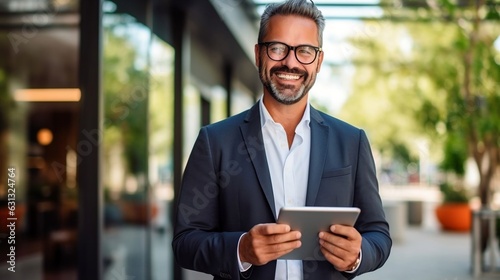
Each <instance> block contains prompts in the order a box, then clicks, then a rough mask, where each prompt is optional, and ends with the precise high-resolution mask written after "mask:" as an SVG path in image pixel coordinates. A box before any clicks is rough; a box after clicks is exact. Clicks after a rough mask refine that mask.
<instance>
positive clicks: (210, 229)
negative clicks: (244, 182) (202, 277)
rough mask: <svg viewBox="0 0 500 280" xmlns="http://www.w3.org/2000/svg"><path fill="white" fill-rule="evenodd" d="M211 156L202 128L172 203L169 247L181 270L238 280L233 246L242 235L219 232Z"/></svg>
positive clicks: (207, 139)
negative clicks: (174, 203)
mask: <svg viewBox="0 0 500 280" xmlns="http://www.w3.org/2000/svg"><path fill="white" fill-rule="evenodd" d="M213 174H216V173H215V168H214V156H213V154H212V151H211V146H210V140H209V137H208V132H207V129H206V128H202V129H201V130H200V133H199V135H198V138H197V140H196V142H195V144H194V147H193V150H192V152H191V155H190V157H189V160H188V163H187V165H186V168H185V171H184V175H183V180H182V186H181V190H180V192H179V195H178V198H177V200H176V208H175V212H176V213H175V223H174V224H175V225H174V238H173V241H172V248H173V252H174V257H175V259H176V261H177V262H178V264H179V265H180V266H182V267H184V268H187V269H192V270H197V271H201V272H204V273H208V274H212V275H214V276H216V278H218V279H219V278H222V279H239V277H240V272H239V267H238V262H237V256H236V252H237V250H236V249H237V244H238V240H239V238H240V236H241V235H242V234H243V232H221V231H220V221H219V218H218V217H220V213H219V212H218V211H219V207H218V192H219V191H220V187H219V184H218V182H217V179H216V176H213Z"/></svg>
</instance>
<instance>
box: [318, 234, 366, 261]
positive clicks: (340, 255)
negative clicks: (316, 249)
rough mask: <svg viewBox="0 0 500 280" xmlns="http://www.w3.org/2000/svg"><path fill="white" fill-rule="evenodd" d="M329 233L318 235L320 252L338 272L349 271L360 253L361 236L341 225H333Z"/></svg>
mask: <svg viewBox="0 0 500 280" xmlns="http://www.w3.org/2000/svg"><path fill="white" fill-rule="evenodd" d="M330 231H331V232H324V231H322V232H320V233H319V243H320V244H321V252H322V253H323V255H325V258H326V260H328V262H330V263H331V264H332V265H333V266H334V267H335V269H337V270H338V271H346V270H351V268H352V266H353V265H354V264H355V263H356V260H357V259H358V257H359V252H360V251H361V240H362V237H361V234H359V232H358V231H357V230H356V229H355V228H353V227H350V226H343V225H333V226H331V227H330Z"/></svg>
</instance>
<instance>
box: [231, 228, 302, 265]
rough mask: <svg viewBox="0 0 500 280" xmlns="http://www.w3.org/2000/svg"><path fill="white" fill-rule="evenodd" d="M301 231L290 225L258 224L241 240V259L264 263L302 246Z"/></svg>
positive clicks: (254, 263) (258, 263)
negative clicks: (291, 228)
mask: <svg viewBox="0 0 500 280" xmlns="http://www.w3.org/2000/svg"><path fill="white" fill-rule="evenodd" d="M300 237H301V234H300V232H299V231H291V230H290V226H289V225H284V224H258V225H256V226H254V227H253V228H252V229H250V231H249V232H248V233H247V234H245V235H244V236H243V237H242V238H241V240H240V248H239V251H240V260H241V261H242V262H247V263H251V264H253V265H264V264H266V263H268V262H270V261H272V260H275V259H277V258H279V257H281V256H283V255H284V254H287V253H289V252H291V251H292V250H293V249H296V248H299V247H300V246H301V244H302V243H301V242H300V240H299V239H300Z"/></svg>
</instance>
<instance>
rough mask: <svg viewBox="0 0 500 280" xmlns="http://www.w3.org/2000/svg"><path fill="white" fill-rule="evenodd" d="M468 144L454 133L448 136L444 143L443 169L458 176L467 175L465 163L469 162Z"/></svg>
mask: <svg viewBox="0 0 500 280" xmlns="http://www.w3.org/2000/svg"><path fill="white" fill-rule="evenodd" d="M467 156H468V153H467V143H466V142H465V139H464V138H463V137H462V136H461V135H459V134H456V133H454V132H453V131H452V132H451V133H449V134H448V136H447V137H446V141H445V143H444V159H443V161H442V162H441V165H440V167H441V169H442V170H444V171H451V172H453V173H455V174H457V175H460V176H463V175H465V161H466V160H467Z"/></svg>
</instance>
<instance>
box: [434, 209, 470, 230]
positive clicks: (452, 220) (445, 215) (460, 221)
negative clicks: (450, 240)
mask: <svg viewBox="0 0 500 280" xmlns="http://www.w3.org/2000/svg"><path fill="white" fill-rule="evenodd" d="M436 217H437V219H438V221H439V223H440V224H441V227H442V228H443V229H444V230H450V231H469V230H470V228H471V224H472V216H471V208H470V206H469V204H467V203H446V204H441V205H439V206H437V207H436Z"/></svg>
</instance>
